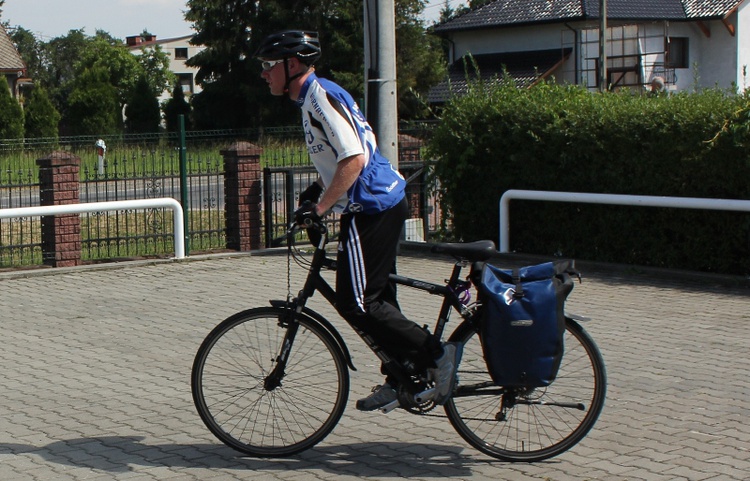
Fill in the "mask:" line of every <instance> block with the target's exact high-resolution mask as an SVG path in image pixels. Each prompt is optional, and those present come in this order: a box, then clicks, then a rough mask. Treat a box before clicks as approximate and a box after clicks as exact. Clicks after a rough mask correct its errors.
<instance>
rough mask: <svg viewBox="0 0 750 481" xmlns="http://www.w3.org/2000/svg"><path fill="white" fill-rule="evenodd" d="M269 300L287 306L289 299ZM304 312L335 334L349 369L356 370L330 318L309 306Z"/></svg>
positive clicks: (280, 305)
mask: <svg viewBox="0 0 750 481" xmlns="http://www.w3.org/2000/svg"><path fill="white" fill-rule="evenodd" d="M269 302H270V303H271V306H272V307H286V306H287V301H282V300H273V299H272V300H271V301H269ZM302 314H303V315H305V316H307V317H309V318H310V319H312V320H314V321H315V322H317V323H318V324H320V325H321V326H322V327H323V328H324V329H325V330H326V331H328V333H329V334H331V336H333V338H334V339H335V340H336V344H338V347H339V349H340V350H341V352H343V353H344V359H346V364H347V365H348V366H349V369H351V370H352V371H356V370H357V368H356V367H355V366H354V361H353V360H352V356H351V354H350V353H349V348H348V347H347V345H346V343H345V342H344V338H343V337H341V334H340V333H339V331H338V330H337V329H336V328H335V327H334V326H333V324H331V322H330V321H329V320H328V319H326V318H325V317H323V316H321V315H320V314H318V313H317V312H315V311H313V310H312V309H310V308H309V307H304V308H302Z"/></svg>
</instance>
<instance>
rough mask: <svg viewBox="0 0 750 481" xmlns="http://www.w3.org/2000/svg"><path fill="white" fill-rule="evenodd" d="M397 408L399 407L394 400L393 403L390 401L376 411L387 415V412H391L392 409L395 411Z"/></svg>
mask: <svg viewBox="0 0 750 481" xmlns="http://www.w3.org/2000/svg"><path fill="white" fill-rule="evenodd" d="M399 406H400V404H399V402H398V399H396V400H395V401H391V402H389V403H388V404H386V405H385V406H383V407H382V408H380V409H378V411H380V412H381V413H383V414H388V413H389V412H391V411H393V410H394V409H396V408H397V407H399Z"/></svg>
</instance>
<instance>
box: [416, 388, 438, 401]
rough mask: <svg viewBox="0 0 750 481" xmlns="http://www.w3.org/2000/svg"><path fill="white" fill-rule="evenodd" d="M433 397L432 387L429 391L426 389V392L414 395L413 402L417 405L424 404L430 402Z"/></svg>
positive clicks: (433, 390) (433, 389)
mask: <svg viewBox="0 0 750 481" xmlns="http://www.w3.org/2000/svg"><path fill="white" fill-rule="evenodd" d="M433 397H435V388H434V387H432V388H430V389H427V390H426V391H422V392H419V393H417V394H415V395H414V401H415V402H416V403H417V404H422V403H426V402H427V401H432V398H433Z"/></svg>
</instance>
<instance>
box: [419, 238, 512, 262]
mask: <svg viewBox="0 0 750 481" xmlns="http://www.w3.org/2000/svg"><path fill="white" fill-rule="evenodd" d="M431 251H432V252H433V253H435V254H450V255H452V256H456V257H460V258H462V259H466V260H468V261H471V262H475V261H486V260H487V259H489V258H490V257H492V256H493V255H495V254H496V253H497V250H496V249H495V243H494V242H492V241H491V240H480V241H474V242H446V243H439V244H434V245H433V246H432V249H431Z"/></svg>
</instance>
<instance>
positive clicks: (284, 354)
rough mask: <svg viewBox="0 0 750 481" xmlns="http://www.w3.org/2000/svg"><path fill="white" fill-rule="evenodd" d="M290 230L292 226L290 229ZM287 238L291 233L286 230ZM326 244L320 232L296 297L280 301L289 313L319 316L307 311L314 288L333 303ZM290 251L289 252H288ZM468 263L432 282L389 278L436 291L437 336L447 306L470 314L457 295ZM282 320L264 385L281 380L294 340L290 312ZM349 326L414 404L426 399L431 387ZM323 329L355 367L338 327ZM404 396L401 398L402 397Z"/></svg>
mask: <svg viewBox="0 0 750 481" xmlns="http://www.w3.org/2000/svg"><path fill="white" fill-rule="evenodd" d="M290 232H293V229H292V230H291V231H290ZM290 238H291V234H290ZM326 244H327V238H326V235H325V234H324V235H323V236H321V240H320V242H319V244H318V245H317V246H315V251H314V253H313V258H312V261H311V264H310V268H309V270H308V275H307V278H306V280H305V283H304V286H303V288H302V289H301V290H300V292H299V294H298V295H297V297H296V298H294V299H292V300H291V301H287V302H286V303H284V304H283V305H286V306H288V307H289V308H290V313H291V312H294V313H296V314H301V313H306V314H307V315H312V316H313V317H316V316H317V317H318V318H321V319H322V317H321V316H318V315H317V314H316V313H314V311H311V310H309V309H307V308H306V304H307V300H308V299H309V298H310V297H312V296H313V295H314V294H315V292H316V291H317V292H320V293H321V295H322V296H323V297H324V298H325V299H326V300H327V301H328V302H329V303H330V304H331V305H332V306H335V305H336V292H335V290H334V289H333V287H331V285H330V284H329V283H328V282H327V281H326V280H325V279H324V278H323V277H322V276H321V273H320V272H321V270H322V269H327V270H332V271H335V270H336V261H335V260H334V259H331V258H329V257H327V256H326V251H325V245H326ZM291 248H292V244H291V241H290V250H291ZM290 255H291V253H290ZM467 265H468V261H463V260H458V261H456V263H455V264H454V266H453V271H452V273H451V277H450V279H449V280H448V281H447V283H446V284H435V283H432V282H426V281H421V280H418V279H413V278H410V277H404V276H400V275H398V274H390V275H389V279H390V280H391V282H394V283H396V284H399V285H403V286H407V287H410V288H413V289H417V290H421V291H425V292H428V293H429V294H432V295H438V296H441V297H442V298H443V302H442V305H441V308H440V312H439V315H438V319H437V322H436V325H435V328H434V335H435V336H437V337H438V338H440V337H441V336H442V334H443V332H444V330H445V325H446V323H447V322H448V318H449V316H450V312H451V309H456V311H457V312H458V313H459V314H460V315H461V316H462V317H463V318H464V319H467V318H468V317H469V316H470V311H469V309H468V306H467V305H465V304H464V303H463V302H462V300H461V298H460V297H459V296H460V294H461V293H463V292H465V291H466V290H468V288H469V287H470V285H471V284H470V282H468V281H462V280H460V275H461V271H462V269H463V268H464V267H466V266H467ZM272 304H273V305H276V306H280V305H282V303H281V302H279V301H273V302H272ZM283 322H286V323H288V324H289V328H288V329H287V333H286V336H285V339H284V342H283V343H282V349H281V352H280V353H279V356H278V358H277V362H278V363H277V365H276V368H275V369H274V371H273V372H272V373H271V374H269V376H268V377H267V379H266V381H265V382H266V388H267V389H268V388H270V389H273V388H274V387H276V386H278V385H279V384H280V382H281V378H282V377H283V375H284V369H285V367H286V362H287V359H288V355H289V350H290V348H291V346H292V344H293V342H294V337H295V334H296V327H295V326H294V324H295V322H294V316H293V315H290V316H288V317H287V319H285V320H284V321H283ZM349 325H350V326H351V327H352V329H354V331H355V332H356V333H357V334H358V335H359V336H360V337H361V338H362V340H363V341H364V342H365V344H366V345H367V346H368V347H369V348H370V349H371V350H372V351H373V352H374V353H375V355H376V356H378V358H379V359H380V360H381V361H382V363H383V365H384V367H385V369H386V370H387V371H388V372H389V373H390V374H391V375H393V376H394V377H395V378H396V379H397V380H398V382H399V384H400V385H401V386H404V387H405V388H406V391H407V392H408V394H409V396H410V398H411V399H414V402H415V403H417V404H420V403H422V402H424V401H426V400H429V397H430V395H431V392H432V390H431V389H430V390H423V389H421V388H420V384H419V383H415V380H414V379H413V377H412V375H411V374H410V373H408V372H407V370H406V368H404V367H403V366H402V365H401V364H400V363H399V362H397V361H396V360H395V359H394V358H393V357H391V356H390V355H389V354H388V353H387V352H385V351H384V350H383V349H382V348H381V347H380V346H379V345H378V344H377V343H376V342H375V341H374V339H372V337H370V336H369V335H367V334H366V333H364V332H362V331H361V330H360V329H358V328H357V327H355V326H353V325H351V324H349ZM326 327H327V329H329V330H330V331H331V333H332V334H333V335H334V337H335V338H336V339H337V341H338V342H339V343H340V347H341V348H342V350H343V351H344V352H345V354H346V358H347V360H348V362H349V365H350V367H351V368H353V369H355V370H356V368H354V366H353V365H352V363H351V359H350V356H349V354H348V350H347V349H346V344H345V343H344V341H343V338H342V337H341V335H340V334H339V333H338V331H337V330H336V329H335V327H333V326H332V325H330V324H328V325H327V326H326ZM403 400H404V399H402V401H403ZM395 407H397V405H394V408H395Z"/></svg>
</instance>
